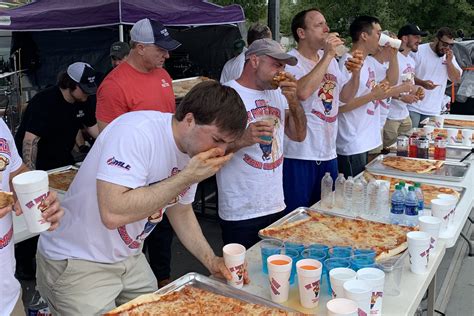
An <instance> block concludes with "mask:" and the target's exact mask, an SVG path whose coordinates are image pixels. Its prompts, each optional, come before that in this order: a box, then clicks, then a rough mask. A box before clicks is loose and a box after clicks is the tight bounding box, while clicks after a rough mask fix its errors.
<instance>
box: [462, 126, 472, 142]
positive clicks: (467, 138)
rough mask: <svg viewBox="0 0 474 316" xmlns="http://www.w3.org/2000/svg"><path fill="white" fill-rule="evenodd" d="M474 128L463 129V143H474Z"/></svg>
mask: <svg viewBox="0 0 474 316" xmlns="http://www.w3.org/2000/svg"><path fill="white" fill-rule="evenodd" d="M472 132H473V131H472V129H463V130H462V144H463V145H464V146H471V145H472Z"/></svg>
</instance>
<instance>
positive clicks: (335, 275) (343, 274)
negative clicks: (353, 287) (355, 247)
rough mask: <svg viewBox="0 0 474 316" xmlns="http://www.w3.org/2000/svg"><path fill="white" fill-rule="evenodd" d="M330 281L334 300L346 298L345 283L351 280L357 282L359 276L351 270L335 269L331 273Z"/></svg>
mask: <svg viewBox="0 0 474 316" xmlns="http://www.w3.org/2000/svg"><path fill="white" fill-rule="evenodd" d="M329 279H330V280H331V288H332V298H343V297H344V287H343V285H344V283H345V282H346V281H350V280H356V279H357V274H356V272H355V271H354V270H352V269H349V268H334V269H332V270H331V271H329Z"/></svg>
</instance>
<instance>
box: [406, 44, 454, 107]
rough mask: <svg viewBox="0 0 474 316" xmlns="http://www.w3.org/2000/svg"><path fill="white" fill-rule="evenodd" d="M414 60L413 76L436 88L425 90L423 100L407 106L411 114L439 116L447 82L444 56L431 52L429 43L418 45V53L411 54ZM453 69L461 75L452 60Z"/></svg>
mask: <svg viewBox="0 0 474 316" xmlns="http://www.w3.org/2000/svg"><path fill="white" fill-rule="evenodd" d="M411 56H412V57H413V59H414V60H415V74H416V77H417V78H418V79H422V80H431V81H433V83H435V84H439V86H438V87H436V88H434V89H433V90H425V98H424V99H423V100H421V101H418V102H417V103H414V104H411V105H409V106H408V109H409V110H410V111H413V112H417V113H421V114H424V115H439V114H440V113H441V109H442V107H443V105H444V104H443V100H444V92H445V91H446V85H447V81H448V68H447V66H446V55H444V56H443V57H438V55H436V54H435V52H433V50H432V49H431V47H430V44H429V43H426V44H423V45H420V46H419V48H418V52H416V53H411ZM453 64H454V67H456V68H457V69H459V71H461V74H462V70H461V67H459V65H458V63H457V62H456V58H455V57H454V58H453Z"/></svg>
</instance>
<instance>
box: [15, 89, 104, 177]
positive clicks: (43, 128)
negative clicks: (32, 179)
mask: <svg viewBox="0 0 474 316" xmlns="http://www.w3.org/2000/svg"><path fill="white" fill-rule="evenodd" d="M90 99H91V98H88V100H87V101H86V102H76V103H73V104H71V103H68V102H66V100H65V99H64V97H63V95H62V93H61V90H59V87H57V86H54V87H50V88H47V89H45V90H43V91H41V92H38V93H37V94H36V95H35V96H34V97H33V98H32V99H31V100H30V102H29V104H28V107H27V108H26V110H25V113H24V114H23V118H22V121H21V123H20V127H19V128H18V132H17V134H16V136H15V143H16V146H17V148H18V152H19V153H20V155H21V156H22V154H23V153H22V150H23V139H24V137H25V132H30V133H32V134H35V135H37V136H39V137H40V140H39V142H38V153H37V159H36V168H37V169H40V170H49V169H53V168H58V167H62V166H65V165H70V164H73V163H74V159H73V157H72V154H71V150H72V149H73V147H74V144H75V139H76V135H77V132H78V131H79V129H81V128H83V127H84V126H86V127H90V126H93V125H95V124H96V119H95V109H94V104H93V103H92V102H91V101H90Z"/></svg>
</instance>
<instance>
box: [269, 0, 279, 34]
mask: <svg viewBox="0 0 474 316" xmlns="http://www.w3.org/2000/svg"><path fill="white" fill-rule="evenodd" d="M267 16H268V26H269V27H270V30H272V35H273V39H274V40H275V41H277V42H280V0H269V1H268V15H267Z"/></svg>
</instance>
